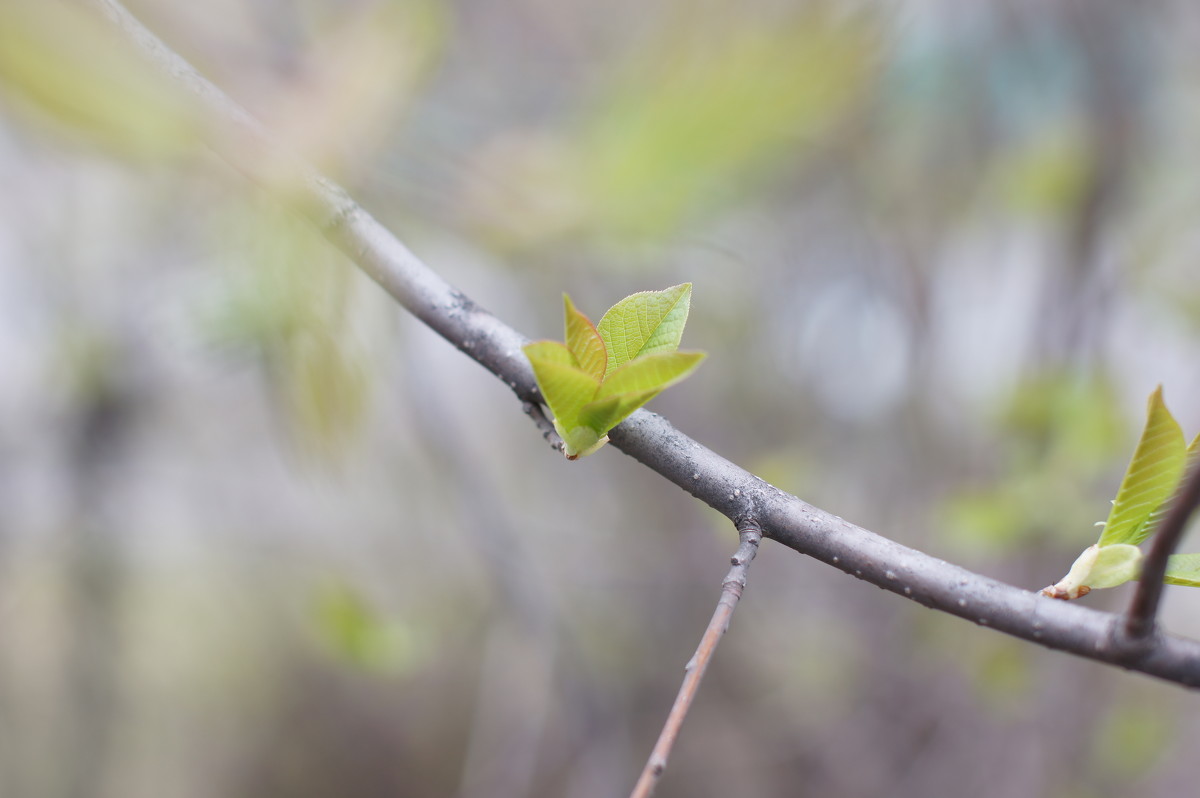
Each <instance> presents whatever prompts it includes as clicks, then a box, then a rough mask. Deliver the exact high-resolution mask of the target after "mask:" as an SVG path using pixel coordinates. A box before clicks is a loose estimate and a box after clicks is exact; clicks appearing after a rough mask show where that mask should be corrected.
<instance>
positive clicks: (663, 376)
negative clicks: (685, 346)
mask: <svg viewBox="0 0 1200 798" xmlns="http://www.w3.org/2000/svg"><path fill="white" fill-rule="evenodd" d="M702 360H704V353H703V352H656V353H654V354H650V355H642V356H641V357H639V358H637V359H636V360H631V361H629V362H628V363H626V364H625V365H623V366H621V367H620V368H618V369H617V370H616V371H612V372H609V374H608V376H607V377H605V379H604V383H603V384H602V385H601V386H600V390H599V392H598V393H597V394H596V398H597V399H603V398H605V397H607V396H616V395H619V394H630V393H641V392H645V391H654V392H655V393H658V392H659V391H661V390H663V389H664V388H667V387H670V386H671V385H674V384H675V383H677V382H679V381H680V380H682V379H683V378H684V377H686V376H687V375H689V374H691V373H692V372H693V371H694V370H695V369H696V367H697V366H699V365H700V361H702Z"/></svg>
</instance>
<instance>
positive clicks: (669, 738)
mask: <svg viewBox="0 0 1200 798" xmlns="http://www.w3.org/2000/svg"><path fill="white" fill-rule="evenodd" d="M738 539H739V545H738V548H737V551H736V552H734V554H733V557H732V558H730V563H731V567H730V569H729V573H728V574H726V575H725V581H724V582H722V583H721V598H720V599H719V600H718V601H717V609H716V610H715V611H714V612H713V616H712V620H710V621H709V622H708V627H707V628H706V629H705V630H704V634H703V635H702V636H701V638H700V645H699V646H698V647H697V648H696V653H695V654H693V655H692V658H691V659H690V660H688V664H687V665H686V666H684V669H683V670H684V676H683V684H682V685H680V686H679V695H677V696H676V697H675V703H674V704H673V705H672V706H671V711H670V712H669V713H668V714H667V720H666V722H665V723H664V724H663V729H662V732H661V733H660V734H659V736H658V742H656V743H655V744H654V750H653V751H651V752H650V759H649V760H648V761H647V762H646V767H645V768H644V769H643V770H642V775H641V776H640V777H639V778H638V781H637V785H635V786H634V788H633V792H631V793H630V794H629V798H650V796H651V795H653V794H654V789H655V788H656V787H657V786H658V782H659V781H660V780H661V779H662V776H663V773H665V772H666V770H667V760H668V759H670V758H671V749H672V748H674V746H675V738H676V737H678V736H679V729H680V727H681V726H682V725H683V719H684V718H686V717H687V713H688V710H690V709H691V708H692V701H694V700H695V698H696V692H697V691H698V690H699V689H700V682H701V680H703V679H704V671H705V670H707V669H708V663H709V662H711V661H712V658H713V654H715V653H716V651H717V644H718V643H720V642H721V638H722V637H723V636H724V635H725V632H726V631H727V630H728V629H729V621H730V619H732V618H733V610H734V609H735V608H736V607H737V603H738V600H739V599H741V597H742V591H743V590H745V589H746V572H747V571H748V570H749V569H750V562H751V560H753V559H754V555H755V554H756V553H758V544H759V541H761V540H762V530H761V529H759V527H758V524H757V523H755V522H754V521H752V520H746V521H743V522H742V523H741V524H740V525H739V527H738Z"/></svg>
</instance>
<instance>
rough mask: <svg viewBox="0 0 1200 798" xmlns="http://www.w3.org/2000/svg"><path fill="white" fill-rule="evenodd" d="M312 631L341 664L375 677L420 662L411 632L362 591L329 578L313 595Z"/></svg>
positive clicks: (415, 640)
mask: <svg viewBox="0 0 1200 798" xmlns="http://www.w3.org/2000/svg"><path fill="white" fill-rule="evenodd" d="M311 618H312V629H313V631H314V633H315V635H316V638H317V640H319V641H320V643H321V645H322V647H323V648H324V649H325V650H326V651H327V652H328V653H329V654H330V655H332V656H333V657H335V658H336V659H338V660H339V661H341V662H344V663H346V664H349V665H351V666H353V667H356V668H361V669H363V670H366V671H370V672H372V673H376V674H379V675H401V674H403V673H404V672H405V671H406V670H408V669H410V668H412V667H414V666H415V664H416V663H417V662H418V660H419V659H420V646H419V644H418V642H417V639H416V636H415V633H414V632H413V630H412V629H410V628H409V627H408V626H406V625H404V624H403V623H400V622H399V621H397V620H393V619H389V618H388V617H386V616H385V615H384V614H383V613H381V612H380V611H379V610H378V609H377V608H376V607H375V606H373V605H372V604H371V602H370V601H369V600H368V599H367V597H366V596H365V595H364V594H363V592H362V590H361V589H360V588H359V587H358V586H357V585H355V584H354V583H353V582H350V581H347V580H345V579H332V578H331V579H329V580H327V581H326V582H325V583H324V584H322V585H320V586H319V587H318V588H317V589H316V590H315V591H314V595H313V603H312V613H311Z"/></svg>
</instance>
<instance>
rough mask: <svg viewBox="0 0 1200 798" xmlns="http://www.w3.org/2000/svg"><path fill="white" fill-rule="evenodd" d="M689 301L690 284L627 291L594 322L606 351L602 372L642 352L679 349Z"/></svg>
mask: <svg viewBox="0 0 1200 798" xmlns="http://www.w3.org/2000/svg"><path fill="white" fill-rule="evenodd" d="M691 301H692V284H691V283H683V284H681V285H673V286H671V287H670V288H665V289H663V290H662V291H640V292H638V293H636V294H630V295H629V296H627V297H625V298H624V299H622V300H621V301H620V302H618V303H617V304H615V305H613V306H612V307H611V308H609V309H608V312H607V313H605V314H604V316H603V318H601V319H600V323H599V324H598V325H596V329H597V330H598V331H599V333H600V337H601V338H602V339H603V340H604V345H605V348H606V349H607V351H608V365H607V369H606V371H605V374H606V375H608V374H612V373H613V372H614V371H616V370H617V369H618V368H620V367H621V366H623V365H624V364H625V363H628V362H629V361H630V360H633V359H634V358H636V357H639V356H642V355H651V354H655V353H658V352H673V351H675V350H676V349H678V348H679V342H680V340H681V339H682V337H683V326H684V325H685V324H686V323H687V317H688V309H689V308H690V307H691Z"/></svg>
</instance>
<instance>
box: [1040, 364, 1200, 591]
mask: <svg viewBox="0 0 1200 798" xmlns="http://www.w3.org/2000/svg"><path fill="white" fill-rule="evenodd" d="M1197 453H1200V435H1197V436H1196V437H1195V438H1194V439H1193V440H1192V443H1191V445H1190V446H1189V445H1187V444H1186V443H1185V441H1184V437H1183V429H1182V428H1181V427H1180V426H1179V422H1177V421H1176V420H1175V417H1174V416H1172V415H1171V411H1170V410H1168V409H1167V406H1166V404H1165V403H1164V402H1163V396H1162V386H1161V385H1160V386H1159V387H1158V388H1156V389H1155V391H1154V393H1152V394H1151V395H1150V399H1149V402H1148V403H1147V408H1146V426H1145V428H1144V429H1143V430H1142V436H1141V438H1140V439H1139V440H1138V443H1137V447H1136V448H1135V449H1134V452H1133V458H1132V459H1131V460H1130V462H1129V468H1128V469H1126V471H1125V477H1124V478H1123V479H1122V480H1121V487H1120V488H1119V489H1118V490H1117V498H1116V499H1114V500H1113V503H1112V510H1111V511H1110V512H1109V514H1108V520H1107V521H1104V522H1103V523H1102V524H1100V526H1103V527H1104V531H1103V532H1101V534H1100V539H1099V540H1098V541H1097V542H1096V543H1094V544H1092V545H1091V546H1088V547H1087V548H1086V549H1084V551H1083V553H1082V554H1081V555H1079V558H1078V559H1076V560H1075V563H1074V564H1073V565H1072V566H1071V570H1070V571H1069V572H1068V573H1067V575H1066V576H1065V577H1063V578H1062V579H1061V580H1059V582H1058V583H1057V584H1054V585H1051V586H1050V587H1047V588H1045V589H1044V590H1043V591H1042V593H1043V594H1045V595H1047V596H1051V597H1052V598H1061V599H1073V598H1078V597H1079V596H1083V595H1086V594H1087V593H1088V592H1090V591H1091V590H1093V589H1095V588H1104V587H1116V586H1117V585H1120V584H1124V583H1125V582H1128V581H1131V580H1133V579H1137V578H1138V577H1139V576H1140V575H1141V570H1142V558H1143V554H1142V550H1141V549H1139V548H1138V544H1140V543H1142V542H1143V541H1144V540H1146V538H1148V537H1149V536H1150V535H1151V534H1152V533H1153V532H1154V530H1155V529H1157V528H1158V524H1159V523H1160V522H1161V521H1162V517H1163V516H1164V515H1165V514H1166V512H1167V508H1168V506H1169V502H1170V499H1171V497H1172V496H1173V495H1174V494H1175V492H1176V490H1177V489H1178V488H1179V484H1180V482H1182V481H1183V477H1184V475H1185V474H1186V472H1187V469H1188V465H1189V464H1193V463H1194V462H1195V460H1196V457H1197ZM1165 581H1166V582H1167V583H1168V584H1175V585H1191V586H1193V587H1200V554H1176V555H1173V556H1172V557H1171V558H1170V560H1168V563H1167V571H1166V577H1165Z"/></svg>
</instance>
